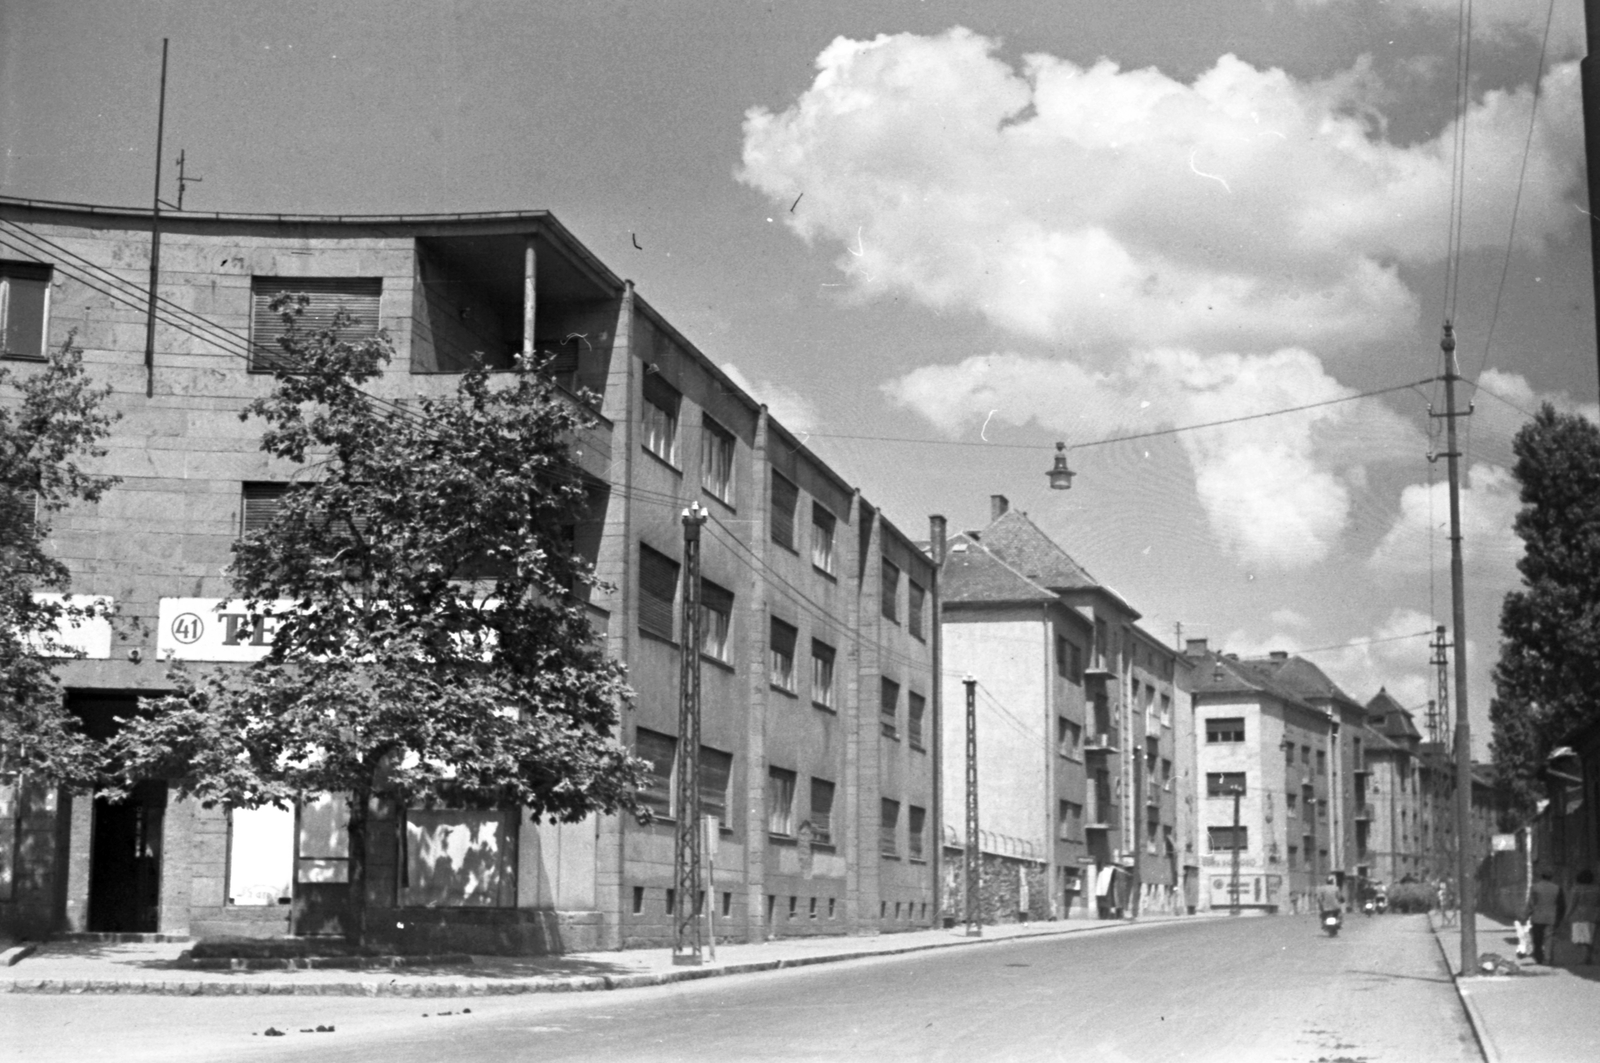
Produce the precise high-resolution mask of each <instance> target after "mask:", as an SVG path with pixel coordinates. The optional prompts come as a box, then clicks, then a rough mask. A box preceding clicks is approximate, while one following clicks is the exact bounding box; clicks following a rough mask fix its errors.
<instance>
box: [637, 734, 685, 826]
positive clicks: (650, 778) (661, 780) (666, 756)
mask: <svg viewBox="0 0 1600 1063" xmlns="http://www.w3.org/2000/svg"><path fill="white" fill-rule="evenodd" d="M677 751H678V740H677V739H676V738H673V737H672V736H671V735H664V734H661V733H659V732H657V731H647V730H645V729H644V728H643V727H641V728H639V730H638V732H637V733H636V734H635V736H634V740H633V752H634V755H635V756H637V757H638V758H639V759H640V760H643V761H644V762H645V763H646V765H647V767H646V768H645V776H644V785H643V786H642V787H640V789H639V803H640V804H642V805H644V806H645V807H646V808H648V809H649V810H650V811H651V812H653V813H655V815H657V816H660V817H665V818H671V816H672V768H673V761H674V759H675V758H676V756H677Z"/></svg>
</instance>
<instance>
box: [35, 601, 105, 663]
mask: <svg viewBox="0 0 1600 1063" xmlns="http://www.w3.org/2000/svg"><path fill="white" fill-rule="evenodd" d="M33 600H34V601H36V602H56V603H60V604H65V605H78V606H89V605H101V606H104V607H105V608H106V609H110V608H111V606H112V605H113V604H114V603H113V602H112V600H111V599H110V598H108V597H106V596H105V595H103V594H43V593H38V592H36V593H35V594H34V596H33ZM54 641H55V645H56V647H58V648H59V649H63V650H66V651H68V652H66V653H52V654H50V656H55V657H87V658H88V659H89V660H91V661H104V660H107V659H108V658H110V656H111V621H110V620H107V619H106V618H104V617H97V618H95V619H93V620H84V621H80V622H79V623H77V624H74V623H72V622H71V621H70V620H62V621H61V622H59V623H58V624H56V630H55V636H54ZM34 648H35V649H36V650H38V651H40V652H44V651H46V650H47V647H44V646H35V647H34Z"/></svg>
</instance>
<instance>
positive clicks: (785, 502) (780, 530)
mask: <svg viewBox="0 0 1600 1063" xmlns="http://www.w3.org/2000/svg"><path fill="white" fill-rule="evenodd" d="M799 504H800V489H799V488H798V487H796V486H795V485H794V484H792V483H790V482H789V481H788V480H787V479H785V478H784V477H783V476H781V475H780V474H779V473H778V470H777V469H773V470H772V541H773V542H775V543H777V544H778V545H779V546H781V547H783V548H784V549H785V550H793V549H794V510H795V507H796V506H797V505H799Z"/></svg>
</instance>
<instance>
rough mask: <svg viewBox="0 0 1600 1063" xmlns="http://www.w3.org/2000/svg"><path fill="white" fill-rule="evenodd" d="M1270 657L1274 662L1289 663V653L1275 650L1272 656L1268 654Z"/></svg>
mask: <svg viewBox="0 0 1600 1063" xmlns="http://www.w3.org/2000/svg"><path fill="white" fill-rule="evenodd" d="M1268 656H1270V657H1271V658H1272V659H1273V660H1274V661H1287V660H1288V659H1289V651H1288V650H1273V651H1272V652H1271V653H1270V654H1268Z"/></svg>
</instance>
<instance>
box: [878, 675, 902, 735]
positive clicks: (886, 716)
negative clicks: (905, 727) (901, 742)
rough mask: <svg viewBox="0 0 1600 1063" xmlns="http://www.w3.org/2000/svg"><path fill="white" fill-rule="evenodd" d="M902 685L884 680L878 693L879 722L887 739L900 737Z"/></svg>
mask: <svg viewBox="0 0 1600 1063" xmlns="http://www.w3.org/2000/svg"><path fill="white" fill-rule="evenodd" d="M899 721H900V684H899V683H896V682H894V681H893V680H889V679H885V680H882V686H881V687H880V688H879V692H878V722H879V724H880V725H881V727H882V730H883V736H884V737H885V738H896V739H897V738H899V737H900V723H899Z"/></svg>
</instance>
